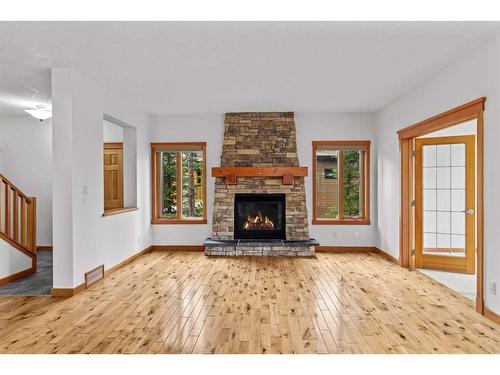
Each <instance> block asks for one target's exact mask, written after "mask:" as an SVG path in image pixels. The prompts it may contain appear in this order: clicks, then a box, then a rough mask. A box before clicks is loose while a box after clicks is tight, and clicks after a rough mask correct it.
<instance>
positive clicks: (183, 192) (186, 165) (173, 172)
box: [151, 142, 207, 224]
mask: <svg viewBox="0 0 500 375" xmlns="http://www.w3.org/2000/svg"><path fill="white" fill-rule="evenodd" d="M151 159H152V177H153V182H152V187H153V189H152V190H153V191H152V197H153V219H152V223H153V224H205V223H206V222H207V216H206V166H205V159H206V143H205V142H196V143H152V144H151Z"/></svg>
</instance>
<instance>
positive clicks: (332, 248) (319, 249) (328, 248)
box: [316, 245, 399, 264]
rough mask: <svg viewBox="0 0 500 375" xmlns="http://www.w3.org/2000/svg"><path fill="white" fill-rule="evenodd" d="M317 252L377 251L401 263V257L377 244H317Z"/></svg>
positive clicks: (392, 260)
mask: <svg viewBox="0 0 500 375" xmlns="http://www.w3.org/2000/svg"><path fill="white" fill-rule="evenodd" d="M316 252H317V253H375V254H379V255H381V256H383V257H384V258H386V259H388V260H390V261H391V262H394V263H396V264H399V259H396V258H394V257H393V256H392V255H389V254H388V253H386V252H385V251H383V250H380V249H379V248H378V247H376V246H321V245H320V246H316Z"/></svg>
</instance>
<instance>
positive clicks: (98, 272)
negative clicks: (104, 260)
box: [85, 264, 104, 289]
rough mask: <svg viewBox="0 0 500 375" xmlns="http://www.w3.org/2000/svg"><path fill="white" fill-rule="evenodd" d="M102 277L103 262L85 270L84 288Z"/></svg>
mask: <svg viewBox="0 0 500 375" xmlns="http://www.w3.org/2000/svg"><path fill="white" fill-rule="evenodd" d="M102 278H104V264H101V265H100V266H97V267H96V268H94V269H92V270H90V271H88V272H85V289H87V288H88V287H89V286H91V285H92V284H95V283H96V282H98V281H99V280H101V279H102Z"/></svg>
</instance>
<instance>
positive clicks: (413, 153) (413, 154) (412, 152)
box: [411, 150, 415, 158]
mask: <svg viewBox="0 0 500 375" xmlns="http://www.w3.org/2000/svg"><path fill="white" fill-rule="evenodd" d="M411 157H412V158H414V157H415V150H411Z"/></svg>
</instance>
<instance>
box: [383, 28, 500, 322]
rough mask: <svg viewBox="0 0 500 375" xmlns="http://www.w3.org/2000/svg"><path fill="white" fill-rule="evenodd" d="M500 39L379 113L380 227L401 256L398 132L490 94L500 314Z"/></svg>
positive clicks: (488, 271)
mask: <svg viewBox="0 0 500 375" xmlns="http://www.w3.org/2000/svg"><path fill="white" fill-rule="evenodd" d="M499 63H500V38H499V37H495V38H494V39H491V40H489V41H488V42H486V43H484V44H483V45H482V46H480V47H479V48H477V49H475V50H474V51H472V52H471V53H470V54H468V55H467V56H464V57H462V58H461V59H460V60H458V61H456V62H455V63H454V64H452V65H449V66H448V67H446V68H445V69H443V70H441V71H439V72H437V73H436V74H435V75H434V76H432V77H431V78H429V79H428V80H427V81H425V82H424V83H422V84H421V85H419V86H418V87H416V88H415V89H413V90H412V91H410V92H409V93H407V94H406V95H404V96H403V97H401V98H399V99H398V100H397V101H395V102H394V103H392V104H391V105H389V106H388V107H387V108H385V109H384V110H382V111H380V112H379V113H377V115H376V118H377V138H378V150H379V152H378V181H379V183H378V206H379V209H378V218H379V221H378V228H379V235H380V247H381V248H382V249H383V250H384V251H386V252H388V253H389V254H391V255H392V256H394V257H396V258H398V257H399V217H400V208H399V204H400V192H399V184H400V164H399V163H400V161H399V143H398V137H397V134H396V131H397V130H399V129H402V128H404V127H406V126H408V125H411V124H413V123H416V122H419V121H421V120H424V119H426V118H429V117H431V116H433V115H436V114H439V113H442V112H444V111H447V110H449V109H451V108H453V107H456V106H458V105H461V104H464V103H466V102H469V101H471V100H474V99H477V98H479V97H481V96H486V97H487V101H486V110H485V115H484V121H485V132H484V136H485V139H484V140H485V144H484V152H485V155H484V162H485V165H484V169H485V170H484V177H485V187H484V200H485V202H484V203H485V212H484V214H485V220H484V230H485V232H484V250H485V304H486V305H487V306H488V307H489V308H490V309H492V310H494V311H495V312H497V313H500V295H496V296H495V295H492V294H488V292H487V290H488V284H489V283H490V282H496V283H497V284H498V282H499V281H500V253H499V252H498V251H497V250H498V244H499V243H500V231H498V228H497V226H498V215H497V212H499V211H500V195H499V194H498V190H499V189H500V169H499V168H498V160H500V148H499V147H498V142H499V141H500V128H499V127H498V123H499V122H500V106H499V105H498V101H499V100H500V97H499V89H500V74H499V66H500V64H499Z"/></svg>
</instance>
